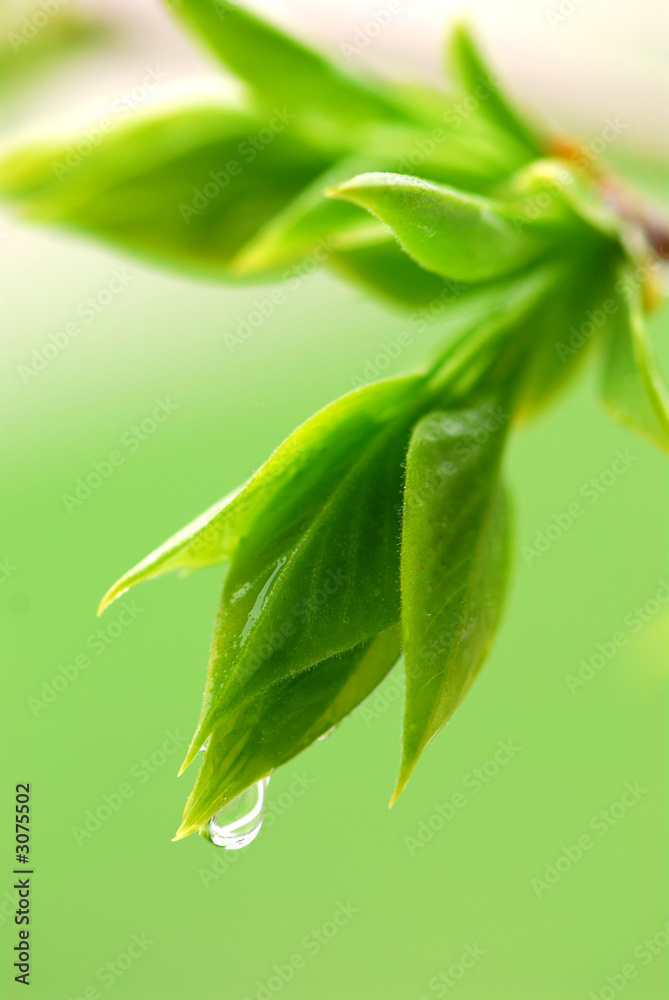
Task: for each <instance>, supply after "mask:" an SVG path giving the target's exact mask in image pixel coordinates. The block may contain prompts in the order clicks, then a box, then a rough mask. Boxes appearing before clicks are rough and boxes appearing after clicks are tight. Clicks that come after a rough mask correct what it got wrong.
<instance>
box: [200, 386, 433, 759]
mask: <svg viewBox="0 0 669 1000" xmlns="http://www.w3.org/2000/svg"><path fill="white" fill-rule="evenodd" d="M393 384H394V388H395V399H394V400H393V403H392V405H393V408H394V413H393V412H391V407H390V405H388V406H387V407H386V412H385V414H382V413H381V412H379V411H378V410H377V411H376V412H375V413H374V414H373V416H371V415H369V416H367V415H366V417H365V419H364V420H359V421H358V422H357V423H356V424H355V426H354V428H353V429H354V431H355V432H356V433H355V434H354V435H350V436H347V435H343V436H342V437H341V442H340V443H339V444H338V446H337V448H336V451H335V452H334V454H333V453H332V452H326V451H324V453H323V459H322V461H321V462H320V463H318V464H317V465H316V466H315V467H313V468H308V469H306V470H305V472H304V478H305V482H306V485H307V486H308V489H305V483H301V482H300V481H299V479H298V480H296V481H295V482H294V484H293V486H292V488H291V489H290V490H286V491H284V492H283V493H282V494H280V495H279V496H278V497H275V499H274V502H273V503H272V504H271V506H269V505H266V506H265V508H264V510H263V511H262V513H261V514H259V516H258V517H257V518H256V519H255V520H254V521H253V522H252V523H251V524H250V526H249V527H248V529H247V530H246V531H245V532H244V534H243V537H241V538H240V541H239V544H238V547H237V549H236V551H235V553H234V556H233V558H232V561H231V566H230V569H229V571H228V575H227V577H226V579H225V583H224V585H223V593H222V595H221V601H220V604H219V609H218V615H217V620H216V624H215V627H214V637H213V640H212V648H211V654H210V660H209V672H208V676H207V684H206V688H205V694H204V701H203V706H202V712H201V715H200V721H199V723H198V727H197V731H196V734H195V736H194V738H193V742H192V744H191V748H190V750H189V753H188V755H187V757H186V761H185V764H184V766H187V765H188V763H190V761H191V760H192V759H193V757H194V756H195V754H196V753H197V752H198V750H199V749H200V747H201V746H202V744H203V743H204V741H205V739H206V738H207V737H208V736H209V735H210V733H211V732H212V730H213V729H214V727H215V726H216V725H218V723H219V722H220V720H221V719H222V718H223V717H224V716H226V715H227V714H229V713H230V712H231V711H233V710H234V709H235V707H236V706H237V704H238V703H240V702H241V701H243V700H246V699H248V698H250V697H252V696H254V695H255V694H256V693H259V692H261V691H263V690H265V689H266V688H268V687H269V686H271V685H273V684H276V683H277V682H279V681H282V680H285V679H286V678H288V677H291V676H293V675H295V674H297V673H300V672H301V671H303V670H308V669H310V668H312V667H314V666H315V665H316V664H318V663H320V662H322V661H323V660H326V659H329V658H331V657H332V656H336V655H339V654H341V653H343V652H345V651H346V650H348V649H351V648H352V647H354V646H358V645H360V644H361V643H363V642H367V641H368V640H369V639H371V638H373V637H374V636H375V635H377V634H378V633H379V632H383V631H385V629H387V628H389V627H390V626H391V625H393V624H394V623H395V622H396V621H398V619H399V613H400V595H399V545H400V512H401V507H402V484H403V477H404V469H403V462H404V457H405V454H406V449H407V446H408V442H409V437H410V434H411V427H412V425H413V423H414V422H415V420H416V419H417V417H418V416H419V415H420V413H421V412H423V411H424V409H425V407H426V406H427V405H428V403H427V401H426V398H425V395H424V385H425V382H424V380H423V379H422V378H420V377H415V378H413V379H393V380H389V382H388V383H386V385H387V386H392V385H393ZM376 388H377V386H376V385H373V386H370V387H368V388H366V389H361V390H359V394H360V396H361V397H366V398H367V399H371V398H372V397H373V396H374V395H375V393H374V392H373V390H374V389H376ZM345 398H346V397H345ZM340 402H341V401H340ZM370 417H371V419H370ZM307 426H308V425H307ZM361 431H362V433H361ZM265 499H266V498H263V501H265Z"/></svg>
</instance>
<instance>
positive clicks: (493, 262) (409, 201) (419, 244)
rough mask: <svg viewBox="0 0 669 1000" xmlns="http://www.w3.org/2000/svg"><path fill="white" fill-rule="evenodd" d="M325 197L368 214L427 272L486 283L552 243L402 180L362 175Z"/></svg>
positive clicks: (471, 201)
mask: <svg viewBox="0 0 669 1000" xmlns="http://www.w3.org/2000/svg"><path fill="white" fill-rule="evenodd" d="M328 194H330V195H331V196H332V197H335V198H344V199H346V200H349V201H352V202H354V203H355V204H357V205H362V206H363V207H364V208H367V209H369V211H370V212H372V213H373V214H374V215H376V216H377V217H378V218H379V219H381V220H382V222H385V223H387V225H389V226H390V228H391V229H392V230H393V232H394V233H395V235H396V236H397V238H398V239H399V241H400V243H401V244H402V246H403V247H404V249H405V250H406V251H407V253H409V254H410V255H411V256H412V257H414V258H415V260H417V261H418V263H419V264H421V265H422V266H423V267H425V268H427V269H428V271H434V272H436V273H437V274H441V275H443V276H444V277H447V278H454V279H456V280H459V281H467V282H469V281H487V280H490V279H493V278H497V277H499V276H500V275H503V274H508V273H509V272H511V271H516V270H518V269H520V268H521V267H524V266H526V265H527V264H529V263H530V262H531V261H534V260H537V259H538V258H539V257H541V256H542V255H544V254H546V252H547V250H548V248H549V246H550V242H549V241H547V240H546V239H545V238H542V237H541V236H539V235H535V234H534V233H533V232H532V227H531V226H530V227H527V229H519V228H518V227H517V226H515V225H514V223H513V221H512V217H511V209H510V208H509V207H508V206H506V205H503V204H500V203H495V202H492V201H490V200H489V199H487V198H481V197H479V196H477V195H469V194H464V193H463V192H461V191H456V190H454V189H453V188H447V187H443V186H440V185H437V184H431V183H430V182H428V181H424V180H421V179H420V178H418V177H407V176H404V175H402V174H379V173H371V174H362V175H361V176H360V177H354V178H353V179H352V180H350V181H347V182H346V183H345V184H342V185H340V186H339V187H337V188H334V189H331V190H330V191H329V192H328Z"/></svg>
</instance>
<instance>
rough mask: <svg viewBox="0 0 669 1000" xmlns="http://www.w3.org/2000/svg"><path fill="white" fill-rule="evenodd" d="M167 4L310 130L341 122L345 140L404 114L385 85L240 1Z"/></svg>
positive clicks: (172, 0) (265, 96)
mask: <svg viewBox="0 0 669 1000" xmlns="http://www.w3.org/2000/svg"><path fill="white" fill-rule="evenodd" d="M168 2H169V4H170V6H171V7H172V8H173V9H174V10H175V11H176V12H177V13H178V14H179V15H180V16H181V17H182V18H183V20H184V21H185V22H186V23H187V24H188V25H189V26H190V27H191V28H192V29H193V30H194V31H195V32H196V34H197V35H198V36H199V37H200V38H201V39H202V40H203V41H204V42H205V43H206V44H207V45H208V46H209V47H210V48H212V49H213V50H214V52H215V53H216V55H217V56H218V57H219V59H220V60H221V61H222V62H223V63H224V64H225V65H226V66H227V67H228V68H229V69H230V70H231V71H232V72H233V73H235V74H236V75H237V76H239V77H241V79H242V80H244V81H246V83H248V85H249V86H250V87H251V88H252V89H253V91H254V92H255V93H256V94H257V95H258V96H259V97H260V99H261V100H262V101H263V102H264V103H265V104H267V105H269V106H272V107H275V106H279V107H282V106H284V105H285V107H286V109H287V110H288V111H290V112H293V113H295V114H297V115H299V117H300V125H301V126H302V127H303V128H304V129H305V130H306V131H309V129H312V130H315V131H318V132H319V134H320V133H322V132H323V128H322V126H321V125H320V124H319V123H320V122H322V123H323V124H324V125H328V124H329V125H330V127H332V124H336V125H337V126H338V130H337V135H336V140H337V141H340V139H341V134H342V130H345V129H350V128H355V127H356V126H358V125H360V124H363V125H365V124H367V123H369V122H374V121H378V120H394V119H395V118H398V117H399V118H402V117H403V113H402V111H401V109H400V108H399V107H398V106H397V105H396V104H395V103H394V102H393V101H392V100H391V99H390V98H389V97H388V96H387V95H385V94H384V93H383V91H382V90H381V88H377V87H376V86H374V84H372V83H367V82H365V81H363V80H361V79H358V78H357V77H354V76H352V75H351V74H349V73H347V72H346V71H345V70H344V69H342V68H340V67H339V66H337V65H335V64H334V63H331V62H330V61H329V60H328V59H326V58H324V57H323V56H321V55H320V54H318V53H317V52H315V51H313V50H312V49H310V48H308V47H307V46H306V45H303V44H302V43H301V42H299V41H297V40H296V39H295V38H292V37H290V36H289V35H287V34H285V33H284V32H283V31H281V30H280V29H279V28H277V27H275V26H274V25H271V24H269V23H268V22H267V21H263V20H262V19H261V18H260V17H258V16H257V15H256V14H253V13H251V11H250V10H248V9H246V8H245V7H244V6H243V5H242V4H241V3H238V2H236V0H235V2H227V0H168Z"/></svg>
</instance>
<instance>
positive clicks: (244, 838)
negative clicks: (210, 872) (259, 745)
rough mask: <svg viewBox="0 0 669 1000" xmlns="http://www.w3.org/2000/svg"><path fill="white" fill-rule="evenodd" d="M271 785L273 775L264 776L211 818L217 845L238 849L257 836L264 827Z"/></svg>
mask: <svg viewBox="0 0 669 1000" xmlns="http://www.w3.org/2000/svg"><path fill="white" fill-rule="evenodd" d="M268 784H269V778H261V780H260V781H258V782H257V783H256V784H255V785H252V786H251V787H250V788H247V789H246V790H245V791H243V792H242V793H241V795H238V796H237V797H236V798H234V799H232V801H231V802H228V803H226V805H224V806H223V808H222V809H219V811H218V812H217V813H215V814H214V815H213V816H212V817H211V819H210V820H209V836H210V838H211V841H212V843H213V844H216V846H217V847H225V848H226V850H228V851H238V850H239V849H240V848H241V847H246V846H247V845H248V844H250V843H251V842H252V841H253V840H255V839H256V837H257V836H258V834H259V833H260V828H261V826H262V821H263V812H264V808H265V791H266V789H267V786H268Z"/></svg>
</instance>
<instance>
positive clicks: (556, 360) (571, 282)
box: [516, 247, 612, 419]
mask: <svg viewBox="0 0 669 1000" xmlns="http://www.w3.org/2000/svg"><path fill="white" fill-rule="evenodd" d="M610 262H611V253H606V254H593V253H592V251H591V249H590V248H587V247H582V248H580V249H575V251H574V253H573V254H572V255H571V257H570V259H569V261H568V267H567V268H565V271H564V273H563V275H562V280H561V281H559V282H556V283H555V286H554V287H553V288H552V289H550V291H549V292H548V293H547V295H546V297H545V299H544V301H543V302H542V303H541V305H540V307H539V308H538V309H537V310H536V311H535V312H534V313H532V314H531V315H530V316H529V317H528V318H527V319H526V320H524V321H523V322H522V323H520V324H518V327H517V337H518V339H519V340H522V339H523V338H524V339H525V342H526V344H527V345H530V350H529V351H528V355H529V356H528V360H527V364H526V365H525V371H524V375H523V376H522V379H521V383H522V385H521V387H520V388H519V390H518V400H517V403H516V408H517V411H518V417H519V418H522V419H525V418H527V417H530V416H533V415H534V414H535V413H537V411H539V410H540V409H542V408H544V407H545V406H546V405H547V404H548V403H550V402H552V400H553V397H554V396H555V394H556V393H557V392H559V391H560V390H561V389H562V388H563V387H564V386H565V385H566V384H567V382H569V380H570V379H572V378H573V377H574V376H575V375H576V373H577V372H578V371H579V369H580V368H581V367H582V365H583V364H584V362H585V361H586V360H587V359H588V358H589V357H590V354H591V350H592V347H593V346H594V344H595V343H596V341H597V339H598V337H599V332H600V328H601V327H602V326H603V325H604V324H605V323H606V314H605V312H604V308H605V307H606V308H609V307H610V303H611V302H612V284H611V267H610Z"/></svg>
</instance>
